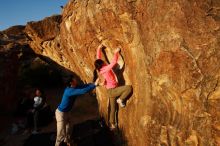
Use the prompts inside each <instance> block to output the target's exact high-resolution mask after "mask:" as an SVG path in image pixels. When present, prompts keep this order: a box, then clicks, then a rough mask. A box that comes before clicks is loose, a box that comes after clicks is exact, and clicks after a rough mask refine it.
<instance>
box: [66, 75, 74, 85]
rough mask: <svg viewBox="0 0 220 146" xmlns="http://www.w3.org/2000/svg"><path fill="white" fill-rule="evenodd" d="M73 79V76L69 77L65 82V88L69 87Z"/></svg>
mask: <svg viewBox="0 0 220 146" xmlns="http://www.w3.org/2000/svg"><path fill="white" fill-rule="evenodd" d="M73 79H74V77H73V75H70V76H69V77H68V78H67V80H66V86H68V87H70V86H71V82H72V81H73Z"/></svg>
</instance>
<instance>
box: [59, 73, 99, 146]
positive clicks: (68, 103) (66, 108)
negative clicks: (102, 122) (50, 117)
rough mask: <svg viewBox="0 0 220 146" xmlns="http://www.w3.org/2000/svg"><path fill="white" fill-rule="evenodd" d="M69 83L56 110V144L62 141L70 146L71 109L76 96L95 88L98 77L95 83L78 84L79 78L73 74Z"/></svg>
mask: <svg viewBox="0 0 220 146" xmlns="http://www.w3.org/2000/svg"><path fill="white" fill-rule="evenodd" d="M67 84H68V85H67V87H66V88H65V90H64V93H63V97H62V101H61V103H60V104H59V106H58V108H57V109H56V112H55V115H56V121H57V137H56V143H55V146H59V145H60V143H61V142H62V141H64V142H65V143H66V144H67V145H68V146H71V144H72V141H71V139H70V138H71V128H70V116H71V115H70V110H71V109H72V107H73V104H74V101H75V99H76V97H77V96H79V95H82V94H85V93H87V92H89V91H91V90H93V89H94V88H95V87H96V86H97V85H98V79H97V80H96V81H95V83H89V84H84V85H82V86H78V83H77V80H76V79H75V78H74V77H73V76H71V77H69V79H68V82H67Z"/></svg>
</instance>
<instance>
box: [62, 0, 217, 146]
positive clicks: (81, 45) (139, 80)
mask: <svg viewBox="0 0 220 146" xmlns="http://www.w3.org/2000/svg"><path fill="white" fill-rule="evenodd" d="M219 18H220V1H218V0H195V1H185V0H173V1H166V0H126V1H116V0H111V1H110V0H90V1H89V0H84V1H80V0H74V1H70V2H69V3H68V4H67V5H66V6H65V8H64V10H63V14H62V23H61V26H60V39H61V43H62V47H63V50H62V56H63V58H64V60H65V62H66V67H67V68H69V69H70V70H73V71H74V72H76V73H77V74H78V75H80V77H81V78H82V79H83V80H85V81H87V82H89V81H91V79H92V76H93V69H94V66H93V62H94V61H95V59H96V48H97V46H98V45H99V44H100V43H103V44H104V45H105V46H106V49H105V53H106V60H111V59H112V56H113V51H114V49H115V48H116V47H120V48H121V57H120V63H119V65H122V66H123V65H124V67H123V70H121V77H120V80H119V81H120V82H121V83H122V84H131V85H132V86H133V94H132V96H131V97H130V98H129V99H128V101H127V103H126V108H124V109H121V108H119V112H118V115H117V116H118V124H119V128H120V130H121V132H122V136H121V138H123V139H124V141H122V142H124V144H127V145H131V146H134V145H138V146H146V145H151V146H155V145H172V146H175V145H184V146H185V145H190V146H196V145H202V146H212V145H219V144H220V135H219V132H220V131H219V126H220V121H219V120H220V112H219V111H220V110H219V105H220V84H219V75H220V72H219V71H220V70H219V69H220V49H219V47H220V45H219V39H220V19H219ZM97 91H98V95H99V96H98V101H99V104H100V111H101V114H102V115H104V117H107V116H106V115H107V105H108V104H107V97H106V95H105V93H104V90H103V89H102V88H101V87H98V90H97Z"/></svg>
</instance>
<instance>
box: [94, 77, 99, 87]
mask: <svg viewBox="0 0 220 146" xmlns="http://www.w3.org/2000/svg"><path fill="white" fill-rule="evenodd" d="M94 84H95V85H96V86H98V85H99V78H97V79H96V80H95V83H94Z"/></svg>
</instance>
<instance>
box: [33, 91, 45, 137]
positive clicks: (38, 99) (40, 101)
mask: <svg viewBox="0 0 220 146" xmlns="http://www.w3.org/2000/svg"><path fill="white" fill-rule="evenodd" d="M46 105H47V104H46V98H45V96H44V94H43V91H42V90H41V89H40V88H36V89H35V97H34V104H33V111H32V112H33V117H34V130H33V132H32V133H33V134H37V133H38V123H39V113H40V110H41V109H43V108H44V107H45V106H46Z"/></svg>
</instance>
